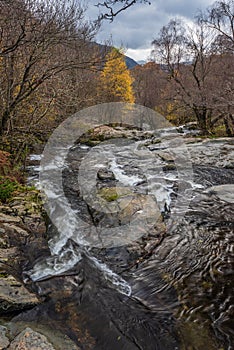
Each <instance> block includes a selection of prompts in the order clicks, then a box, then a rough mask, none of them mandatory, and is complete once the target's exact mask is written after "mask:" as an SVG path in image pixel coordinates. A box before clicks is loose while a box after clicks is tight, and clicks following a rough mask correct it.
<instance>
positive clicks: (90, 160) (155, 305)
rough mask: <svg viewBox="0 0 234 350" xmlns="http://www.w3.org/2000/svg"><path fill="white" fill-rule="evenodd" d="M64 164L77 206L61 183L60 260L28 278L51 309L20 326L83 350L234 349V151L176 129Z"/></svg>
mask: <svg viewBox="0 0 234 350" xmlns="http://www.w3.org/2000/svg"><path fill="white" fill-rule="evenodd" d="M60 154H61V157H62V155H63V154H64V153H63V150H62V151H61V153H60ZM35 160H36V159H35ZM57 161H58V163H59V164H61V167H62V174H63V178H62V181H63V190H64V193H65V196H66V198H67V202H64V201H63V200H62V199H61V198H62V197H61V195H60V193H59V191H58V190H57V189H56V186H55V183H53V181H52V182H51V177H50V181H48V183H47V189H48V192H47V193H50V195H51V198H52V199H51V203H50V206H51V208H52V209H51V208H50V210H52V212H55V213H57V214H61V215H57V216H58V218H57V219H56V220H57V221H56V226H57V228H56V227H55V225H53V224H51V225H50V226H49V230H48V231H49V232H48V234H49V236H50V240H49V247H50V250H51V256H47V257H43V259H40V260H39V261H38V262H36V263H35V264H34V266H33V267H32V268H31V269H30V270H29V271H26V272H25V276H26V277H25V278H26V279H31V280H32V281H33V283H34V288H36V290H37V291H38V292H39V293H40V294H41V295H44V296H46V300H45V302H44V303H43V305H41V306H39V307H37V308H35V309H33V310H31V311H28V312H27V313H25V314H24V315H20V316H18V321H25V320H27V321H31V322H32V321H33V322H35V320H36V322H40V323H42V324H45V325H46V324H48V325H49V326H50V327H55V328H56V329H62V330H63V331H64V332H65V333H66V334H67V335H68V336H70V337H71V338H72V339H73V340H75V341H76V342H77V344H78V345H79V346H80V348H82V349H100V350H106V349H108V350H109V349H129V350H131V349H144V350H148V349H149V350H151V349H152V350H153V349H154V350H158V349H162V350H170V349H181V350H183V349H188V350H190V349H196V350H203V349H219V350H221V349H228V350H230V349H234V345H233V344H234V329H233V311H234V306H233V292H234V288H233V287H234V281H233V267H234V266H233V263H234V259H233V258H234V256H233V251H234V236H233V233H234V220H233V217H234V216H233V214H234V176H233V175H234V142H233V140H231V139H223V140H208V141H207V140H204V141H203V140H196V139H194V138H189V137H185V136H184V134H182V135H177V134H176V130H174V129H170V130H164V131H162V132H161V133H160V134H159V133H158V134H157V135H154V136H152V137H151V138H150V139H147V140H128V139H126V140H115V141H114V142H111V141H108V142H102V143H101V144H99V145H97V146H96V147H89V146H88V145H84V144H79V143H78V144H76V145H74V146H73V147H72V148H71V149H70V150H69V152H68V154H67V156H66V162H65V163H62V162H60V161H61V159H59V157H58V160H57ZM34 169H35V168H34ZM36 170H40V169H37V168H36ZM50 171H51V174H54V173H53V172H54V171H56V166H53V164H51V167H50ZM52 177H53V176H52ZM35 179H36V176H35V177H34V181H35ZM68 204H69V205H68ZM71 213H73V214H71Z"/></svg>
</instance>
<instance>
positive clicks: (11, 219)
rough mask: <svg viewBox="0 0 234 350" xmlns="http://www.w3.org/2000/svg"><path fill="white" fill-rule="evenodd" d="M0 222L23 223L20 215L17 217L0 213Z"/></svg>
mask: <svg viewBox="0 0 234 350" xmlns="http://www.w3.org/2000/svg"><path fill="white" fill-rule="evenodd" d="M0 222H4V223H15V224H20V223H22V220H21V218H20V217H17V216H16V217H15V216H11V215H6V214H3V213H0Z"/></svg>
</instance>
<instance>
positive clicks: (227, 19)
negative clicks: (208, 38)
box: [202, 0, 234, 53]
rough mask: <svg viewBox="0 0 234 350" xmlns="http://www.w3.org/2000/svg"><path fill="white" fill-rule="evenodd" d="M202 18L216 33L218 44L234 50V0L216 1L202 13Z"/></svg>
mask: <svg viewBox="0 0 234 350" xmlns="http://www.w3.org/2000/svg"><path fill="white" fill-rule="evenodd" d="M202 20H203V21H204V23H205V24H206V25H207V26H208V27H209V28H211V29H213V30H215V31H216V33H217V35H218V41H219V44H220V45H221V46H223V47H226V48H227V49H228V50H229V51H232V53H233V52H234V0H222V1H216V2H215V3H214V4H213V5H212V6H211V7H209V8H208V9H207V11H206V12H205V13H204V14H203V15H202Z"/></svg>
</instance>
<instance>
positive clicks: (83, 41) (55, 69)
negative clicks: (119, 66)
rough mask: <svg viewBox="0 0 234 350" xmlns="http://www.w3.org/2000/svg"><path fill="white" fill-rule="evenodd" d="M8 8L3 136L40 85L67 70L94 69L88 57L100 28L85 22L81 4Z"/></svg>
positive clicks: (4, 10) (27, 3)
mask: <svg viewBox="0 0 234 350" xmlns="http://www.w3.org/2000/svg"><path fill="white" fill-rule="evenodd" d="M10 3H11V6H10V7H9V1H1V14H3V17H2V18H3V19H2V20H1V22H0V23H1V36H0V39H1V41H0V48H1V62H0V66H1V67H0V69H1V77H0V80H1V85H0V101H1V105H2V110H1V113H0V134H2V133H3V132H5V131H7V130H9V128H12V127H13V126H14V119H15V111H16V109H17V108H18V106H20V105H21V104H22V103H23V102H24V101H27V100H28V99H29V97H30V96H32V95H33V94H34V93H35V92H36V91H37V90H38V89H39V87H40V86H43V85H44V84H46V82H47V81H50V80H52V79H54V77H55V76H56V75H59V74H61V72H63V71H67V70H71V69H81V70H83V69H87V68H89V67H93V66H94V65H95V60H94V57H93V56H92V58H91V56H90V55H89V52H90V50H91V47H90V41H91V39H92V38H93V35H94V34H95V31H96V26H95V25H91V24H90V23H87V22H86V21H85V20H84V9H83V8H82V6H81V5H80V6H78V4H77V2H75V1H70V2H67V1H65V0H58V1H56V0H45V1H43V2H41V1H36V0H19V1H18V0H17V1H16V2H11V1H10ZM5 4H6V7H4V5H5ZM99 65H100V63H99Z"/></svg>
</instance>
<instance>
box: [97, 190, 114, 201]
mask: <svg viewBox="0 0 234 350" xmlns="http://www.w3.org/2000/svg"><path fill="white" fill-rule="evenodd" d="M98 195H99V196H100V197H102V198H103V199H105V200H106V201H107V202H113V201H115V200H117V199H118V198H119V195H118V193H117V191H116V188H114V187H111V188H102V189H101V190H99V191H98Z"/></svg>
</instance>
